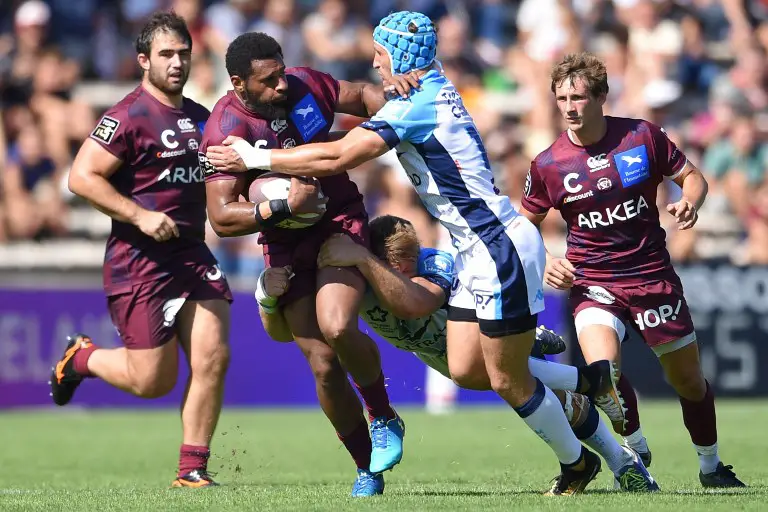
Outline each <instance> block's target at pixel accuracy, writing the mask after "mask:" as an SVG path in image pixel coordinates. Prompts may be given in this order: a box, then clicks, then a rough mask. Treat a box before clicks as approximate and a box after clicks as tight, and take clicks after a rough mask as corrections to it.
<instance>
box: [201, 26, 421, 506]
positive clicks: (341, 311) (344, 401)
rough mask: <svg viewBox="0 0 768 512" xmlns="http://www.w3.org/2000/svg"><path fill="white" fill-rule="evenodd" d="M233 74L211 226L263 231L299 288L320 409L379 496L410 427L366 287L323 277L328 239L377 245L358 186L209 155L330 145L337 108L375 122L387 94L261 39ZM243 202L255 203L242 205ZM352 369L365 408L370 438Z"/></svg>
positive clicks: (339, 271)
mask: <svg viewBox="0 0 768 512" xmlns="http://www.w3.org/2000/svg"><path fill="white" fill-rule="evenodd" d="M226 66H227V71H228V73H229V75H230V79H231V81H232V85H233V87H234V90H232V91H230V92H229V93H227V95H226V96H224V97H223V98H221V99H220V100H219V101H218V103H217V104H216V106H215V107H214V109H213V112H212V113H211V117H210V119H209V121H208V123H207V125H206V128H205V133H204V135H203V142H202V144H201V146H200V153H199V155H200V166H201V168H203V169H205V172H206V180H207V183H206V189H207V196H208V199H207V200H208V214H209V219H210V222H211V225H212V226H213V228H214V230H215V231H216V233H217V234H218V235H219V236H242V235H246V234H250V233H257V232H258V233H260V237H259V242H260V243H261V244H263V245H264V257H265V261H266V264H267V266H268V267H285V266H290V267H291V269H292V272H293V274H294V277H293V278H292V286H291V289H290V291H289V292H288V293H286V294H285V295H283V296H282V297H280V306H281V307H282V308H283V311H284V312H285V318H286V320H287V322H288V325H289V327H290V330H291V332H292V333H293V336H294V339H295V340H296V343H297V344H298V345H299V347H300V348H301V351H302V353H303V354H304V356H305V357H306V359H307V362H308V363H309V365H310V367H311V368H312V373H313V375H314V377H315V383H316V389H317V395H318V399H319V402H320V406H321V407H322V409H323V412H325V414H326V416H327V417H328V419H329V420H330V422H331V423H332V424H333V426H334V428H335V429H336V432H337V434H338V437H339V439H340V440H341V441H342V443H343V444H344V446H345V447H346V449H347V451H349V453H350V455H351V456H352V458H353V459H354V460H355V463H356V464H357V467H358V478H357V480H356V481H355V484H354V487H353V491H352V494H353V496H371V495H374V494H380V492H381V489H382V488H383V479H374V478H373V475H375V474H378V473H381V472H382V471H386V470H388V469H392V467H393V466H394V465H395V464H397V463H398V462H400V459H401V458H402V453H403V437H404V434H405V427H404V424H403V422H402V420H401V419H400V417H399V416H398V415H397V413H395V411H394V410H393V409H392V407H391V405H390V403H389V396H388V394H387V390H386V387H385V384H384V374H383V373H382V370H381V361H380V357H379V351H378V348H377V347H376V344H375V343H374V341H373V340H372V339H371V338H369V337H368V336H367V335H365V334H363V333H361V332H360V330H359V329H358V323H357V311H358V307H359V304H360V301H361V300H362V298H363V294H364V292H365V287H366V283H365V280H364V278H363V277H362V276H361V275H360V273H359V272H358V271H357V270H355V269H350V268H323V269H318V268H317V262H316V259H317V255H318V252H319V251H320V247H321V246H322V244H323V242H325V240H326V239H327V238H328V237H329V236H331V235H333V234H335V233H343V234H346V235H347V236H349V237H350V238H351V239H352V240H354V241H355V242H356V243H359V244H361V245H364V246H367V245H368V215H367V214H366V211H365V207H364V205H363V200H362V196H361V195H360V193H359V192H358V190H357V186H356V185H355V184H354V182H352V181H351V180H350V179H349V176H348V175H347V174H346V173H344V174H340V175H338V176H333V177H329V178H322V179H319V180H314V179H310V180H308V179H305V178H290V185H288V182H287V181H286V180H285V179H281V178H279V177H275V176H268V177H267V178H262V179H257V177H258V176H259V175H260V174H263V173H262V172H261V171H253V172H249V173H228V172H216V171H215V169H214V168H213V166H212V165H211V164H210V162H209V161H208V160H207V158H206V150H207V149H208V148H209V147H211V146H221V144H222V143H224V142H225V141H226V140H227V139H228V138H230V137H240V138H242V139H244V140H246V141H249V142H250V143H251V144H254V143H255V142H256V141H258V140H264V141H265V143H266V145H267V146H268V147H275V148H288V147H294V146H297V145H302V144H305V143H308V142H318V141H325V140H328V137H329V132H330V129H331V126H332V124H333V119H334V113H335V112H342V113H347V114H352V115H356V116H359V117H370V116H371V115H372V114H373V113H375V112H376V111H378V110H379V108H381V107H382V106H383V105H384V103H385V99H384V90H383V88H381V87H375V86H372V85H369V84H353V83H350V82H345V81H337V80H335V79H334V78H333V77H331V76H330V75H327V74H325V73H321V72H318V71H315V70H313V69H310V68H305V67H296V68H286V66H285V64H284V63H283V56H282V50H281V48H280V45H279V44H278V43H277V41H275V40H274V39H273V38H271V37H270V36H268V35H266V34H264V33H258V32H251V33H246V34H243V35H241V36H239V37H237V38H236V39H235V40H234V41H233V42H232V43H231V44H230V45H229V48H228V49H227V54H226ZM407 80H408V78H407V77H404V78H403V81H402V82H401V83H402V84H408V83H409V82H408V81H407ZM411 85H413V86H416V87H418V81H416V80H414V81H413V82H412V83H411V84H410V85H398V87H399V92H400V93H401V94H404V93H407V92H408V91H409V90H410V87H411ZM224 149H226V148H224ZM288 186H290V189H289V192H288V195H287V198H286V197H285V188H286V187H288ZM280 189H282V193H281V192H280ZM321 191H322V193H323V194H324V196H323V197H321V196H320V193H321ZM246 194H247V195H248V197H246V199H250V200H249V201H240V200H239V198H240V196H245V195H246ZM325 196H327V197H325ZM254 200H255V201H260V202H257V203H254V202H253V201H254ZM299 214H304V216H300V215H299ZM320 217H322V218H320ZM313 223H314V225H312V226H309V227H307V226H306V225H308V224H313ZM292 227H293V228H296V227H303V229H290V228H292ZM347 373H349V374H350V375H351V376H352V379H353V380H354V382H355V385H356V387H357V389H358V391H359V392H360V395H361V396H362V398H363V401H364V402H365V406H366V409H367V411H368V415H369V417H370V420H371V425H370V432H369V427H368V423H367V422H366V420H365V418H364V416H363V413H362V407H361V405H360V401H359V399H358V398H357V395H356V394H355V391H354V389H353V388H352V386H351V385H350V383H349V380H348V378H347Z"/></svg>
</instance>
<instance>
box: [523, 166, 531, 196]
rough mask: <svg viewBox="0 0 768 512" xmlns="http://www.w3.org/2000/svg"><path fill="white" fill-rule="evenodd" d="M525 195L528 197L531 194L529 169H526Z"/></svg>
mask: <svg viewBox="0 0 768 512" xmlns="http://www.w3.org/2000/svg"><path fill="white" fill-rule="evenodd" d="M524 192H525V197H528V196H529V195H530V194H531V170H530V169H528V175H526V177H525V189H524Z"/></svg>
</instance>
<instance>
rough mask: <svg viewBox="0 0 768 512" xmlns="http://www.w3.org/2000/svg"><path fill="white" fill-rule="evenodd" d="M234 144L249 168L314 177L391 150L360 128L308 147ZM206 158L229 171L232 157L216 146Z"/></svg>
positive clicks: (381, 140) (207, 153)
mask: <svg viewBox="0 0 768 512" xmlns="http://www.w3.org/2000/svg"><path fill="white" fill-rule="evenodd" d="M231 145H232V147H233V148H235V149H236V150H237V152H238V153H239V154H240V156H241V157H242V159H243V161H244V162H245V165H246V166H247V167H248V168H249V169H262V170H271V171H275V172H280V173H283V174H290V175H293V176H307V177H312V178H322V177H325V176H333V175H335V174H341V173H343V172H346V171H348V170H349V169H353V168H355V167H357V166H358V165H361V164H363V163H364V162H367V161H369V160H372V159H374V158H377V157H379V156H381V155H383V154H384V153H386V152H387V151H389V146H387V143H386V142H385V141H384V139H382V138H381V137H380V136H379V135H377V134H376V133H374V132H372V131H369V130H366V129H364V128H359V127H358V128H354V129H352V130H351V131H350V132H349V133H347V135H346V136H344V138H342V139H339V140H337V141H334V142H323V143H316V144H305V145H302V146H297V147H295V148H292V149H261V148H260V147H259V144H258V143H257V144H256V146H251V145H250V144H248V142H246V141H245V140H243V139H239V138H237V139H236V140H235V141H234V142H231ZM206 157H207V158H208V161H209V162H210V163H211V164H212V165H213V166H214V168H216V169H217V170H219V169H226V166H227V165H228V164H229V155H228V154H227V153H225V152H223V151H221V150H220V149H219V148H218V147H216V146H213V147H209V148H208V151H207V152H206Z"/></svg>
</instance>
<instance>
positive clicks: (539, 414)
mask: <svg viewBox="0 0 768 512" xmlns="http://www.w3.org/2000/svg"><path fill="white" fill-rule="evenodd" d="M515 411H516V412H517V414H518V415H519V416H520V417H521V418H522V419H523V421H524V422H525V423H526V425H528V427H530V429H531V430H533V431H534V432H536V435H538V436H539V437H540V438H542V439H543V440H544V442H545V443H547V444H548V445H549V447H550V448H552V451H554V452H555V455H557V458H558V459H559V460H560V463H561V464H565V465H571V464H574V463H575V462H578V460H579V457H581V443H580V442H579V440H578V439H576V436H575V435H574V433H573V431H572V430H571V426H570V425H569V424H568V419H567V418H566V417H565V413H564V412H563V406H562V405H560V400H558V399H557V397H556V396H555V394H554V393H553V392H552V390H551V389H549V388H548V387H546V386H545V385H544V384H542V382H541V381H540V380H539V379H536V390H535V391H534V392H533V396H531V398H530V399H528V401H527V402H526V403H524V404H523V405H521V406H520V407H515Z"/></svg>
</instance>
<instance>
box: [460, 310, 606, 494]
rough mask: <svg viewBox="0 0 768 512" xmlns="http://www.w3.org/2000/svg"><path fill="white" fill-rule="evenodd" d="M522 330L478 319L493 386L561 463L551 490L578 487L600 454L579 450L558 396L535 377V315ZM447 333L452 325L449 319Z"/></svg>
mask: <svg viewBox="0 0 768 512" xmlns="http://www.w3.org/2000/svg"><path fill="white" fill-rule="evenodd" d="M533 322H534V323H533V324H532V325H530V326H529V328H528V329H527V330H525V331H524V332H520V333H516V332H513V333H509V332H508V331H509V330H511V329H505V330H506V331H507V332H498V331H496V332H495V331H494V330H491V329H488V328H487V327H486V326H485V325H483V324H484V322H483V321H482V320H481V322H480V325H479V326H478V327H479V328H480V329H481V331H485V332H481V334H480V344H481V347H482V350H483V357H484V358H485V365H486V370H487V372H488V378H489V379H490V382H491V387H492V388H493V390H494V391H495V392H496V393H497V394H498V395H499V396H500V397H501V398H502V399H504V400H505V401H506V402H507V403H508V404H509V405H510V406H512V408H514V409H515V411H516V412H517V414H518V415H519V416H520V417H521V418H522V419H523V421H524V422H525V423H526V424H527V425H528V427H529V428H530V429H531V430H533V431H534V432H536V434H537V435H539V437H541V438H542V439H543V440H545V441H546V442H547V443H548V444H549V446H550V448H551V449H552V450H553V451H554V452H555V455H556V456H557V458H558V460H559V461H560V467H561V475H560V478H558V481H557V482H556V484H555V486H554V487H553V489H552V493H553V494H573V493H576V492H580V491H582V490H583V489H584V488H585V487H586V485H587V484H588V483H589V482H590V481H591V480H593V479H594V478H595V476H596V475H597V473H598V472H599V471H600V460H599V458H598V457H597V456H596V455H594V454H593V453H591V452H590V451H588V450H586V449H583V448H582V446H581V443H580V442H579V440H578V439H577V438H576V436H575V435H574V433H573V431H572V430H571V428H570V424H569V423H568V419H567V418H566V417H565V414H564V412H563V409H562V407H561V405H560V402H559V400H557V397H556V396H555V395H554V393H553V392H552V390H551V389H549V388H548V387H546V386H545V385H544V384H543V383H542V382H541V381H540V380H538V379H534V377H533V376H532V375H531V372H530V369H529V367H528V354H530V352H531V347H532V346H533V340H534V334H535V333H534V328H535V319H533ZM448 330H449V336H451V327H450V323H449V327H448Z"/></svg>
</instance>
